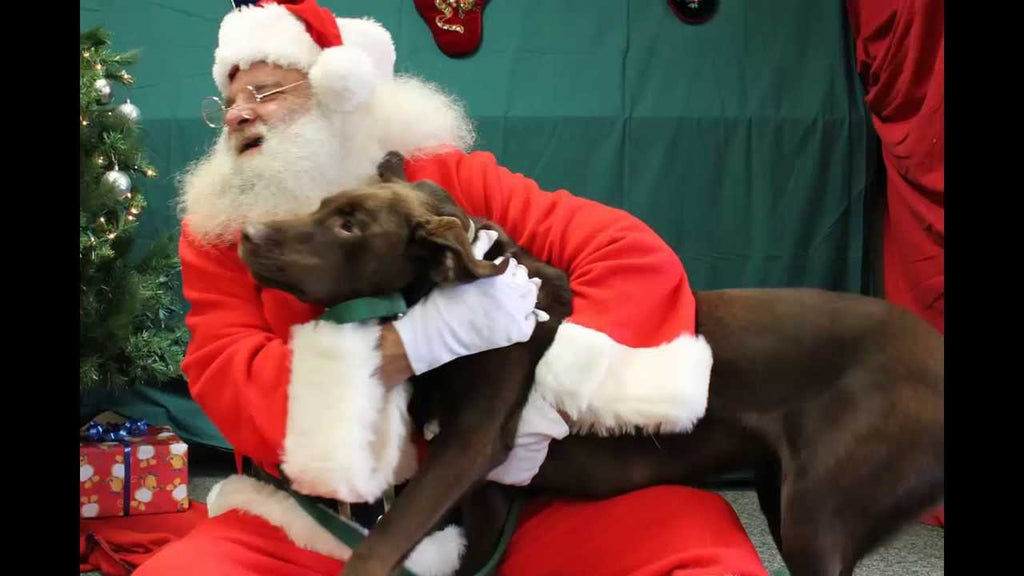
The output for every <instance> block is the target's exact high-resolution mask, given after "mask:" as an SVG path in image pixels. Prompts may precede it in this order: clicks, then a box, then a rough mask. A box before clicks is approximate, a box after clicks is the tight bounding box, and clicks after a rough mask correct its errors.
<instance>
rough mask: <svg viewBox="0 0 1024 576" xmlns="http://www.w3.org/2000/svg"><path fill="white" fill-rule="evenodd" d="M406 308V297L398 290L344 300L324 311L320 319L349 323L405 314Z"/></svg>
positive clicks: (336, 322)
mask: <svg viewBox="0 0 1024 576" xmlns="http://www.w3.org/2000/svg"><path fill="white" fill-rule="evenodd" d="M406 310H408V308H407V307H406V305H405V298H402V295H401V294H399V293H397V292H396V293H394V294H391V295H389V296H379V297H378V296H367V297H366V298H356V299H354V300H348V301H347V302H342V303H341V304H338V305H337V306H332V307H330V308H328V309H327V310H326V311H324V313H323V315H321V316H320V319H321V320H327V321H328V322H334V323H335V324H349V323H351V322H362V321H363V320H375V319H377V318H390V317H393V316H398V315H399V314H405V312H406Z"/></svg>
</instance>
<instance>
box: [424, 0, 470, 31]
mask: <svg viewBox="0 0 1024 576" xmlns="http://www.w3.org/2000/svg"><path fill="white" fill-rule="evenodd" d="M434 5H435V6H437V9H438V10H440V11H441V12H444V15H442V16H438V17H437V18H435V19H434V23H435V24H437V27H438V28H440V29H442V30H448V31H451V32H458V33H459V34H463V33H465V32H466V29H465V28H463V27H462V26H461V25H460V24H447V23H446V21H447V20H448V19H449V18H451V17H452V15H453V14H455V10H456V9H457V10H458V11H459V18H465V17H466V12H469V11H470V10H476V9H479V6H477V5H476V0H434Z"/></svg>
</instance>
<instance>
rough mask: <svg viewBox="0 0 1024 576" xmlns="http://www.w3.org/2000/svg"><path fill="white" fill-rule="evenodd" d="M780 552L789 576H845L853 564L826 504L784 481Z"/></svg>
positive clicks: (844, 540) (810, 491)
mask: <svg viewBox="0 0 1024 576" xmlns="http://www.w3.org/2000/svg"><path fill="white" fill-rule="evenodd" d="M781 512H782V514H781V525H780V540H781V545H780V546H779V552H780V554H781V555H782V559H783V560H784V561H785V562H786V569H787V570H789V573H790V576H844V575H847V574H851V573H852V570H853V565H854V562H852V561H851V560H852V559H850V558H848V556H849V555H850V554H849V551H848V550H845V547H846V546H845V545H846V544H848V543H849V538H848V537H847V536H846V535H845V534H844V533H842V530H843V527H842V526H840V525H839V524H838V523H837V522H835V519H833V518H831V517H830V515H831V511H830V510H829V508H828V506H827V503H826V502H824V501H819V500H818V499H817V494H815V493H814V491H813V490H810V489H807V488H805V487H799V481H794V479H792V478H790V479H787V481H786V485H785V486H784V488H783V493H782V507H781Z"/></svg>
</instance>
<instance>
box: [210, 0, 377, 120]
mask: <svg viewBox="0 0 1024 576" xmlns="http://www.w3.org/2000/svg"><path fill="white" fill-rule="evenodd" d="M336 22H337V24H338V31H339V33H340V34H341V42H342V45H341V46H333V47H329V48H326V49H323V50H322V49H321V48H320V46H318V45H317V43H316V42H315V41H314V40H313V38H312V37H311V36H310V35H309V33H308V32H307V31H306V27H305V24H303V22H302V21H301V20H299V19H298V18H296V17H295V16H294V15H292V13H291V12H289V11H288V10H286V9H285V8H283V7H282V6H280V5H278V4H269V5H265V6H260V7H255V6H247V7H243V8H240V9H238V10H235V11H233V12H231V13H230V14H228V15H227V16H226V17H225V18H224V21H223V22H222V23H221V27H220V34H219V38H218V45H217V50H216V52H215V54H214V64H213V79H214V81H215V82H216V83H217V88H218V89H219V90H220V92H221V94H227V93H228V90H229V88H230V85H231V79H230V77H229V76H230V74H231V70H232V69H234V68H235V67H236V66H237V67H238V68H240V69H243V70H244V69H246V68H248V67H249V66H251V65H252V64H253V63H255V62H268V63H270V64H275V65H278V66H281V67H283V68H294V69H297V70H301V71H303V72H307V73H308V74H309V80H310V84H312V86H313V90H314V92H315V94H316V95H317V98H318V99H320V100H321V101H322V102H324V103H326V104H328V105H331V106H332V107H334V108H337V109H340V110H350V109H352V108H353V107H355V106H358V105H360V104H362V103H364V102H366V101H368V100H369V99H370V97H371V96H372V95H373V90H374V88H375V87H376V86H377V85H378V84H379V83H380V82H382V81H385V80H389V79H391V78H392V77H393V75H394V67H395V45H394V41H393V40H392V38H391V34H390V33H389V32H388V31H387V30H386V29H385V28H384V27H383V26H381V25H380V23H378V22H377V21H375V20H373V19H370V18H336Z"/></svg>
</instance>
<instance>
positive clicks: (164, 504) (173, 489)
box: [78, 416, 189, 518]
mask: <svg viewBox="0 0 1024 576" xmlns="http://www.w3.org/2000/svg"><path fill="white" fill-rule="evenodd" d="M95 421H96V422H100V423H101V424H105V425H108V426H109V425H112V426H119V425H123V424H124V421H123V419H122V421H121V422H117V420H116V419H114V420H112V419H111V417H110V416H107V417H106V421H102V420H101V419H100V418H99V417H98V418H97V419H96V420H95ZM122 436H125V435H124V434H122ZM78 465H79V482H80V484H79V500H80V505H79V516H80V517H81V518H99V517H104V516H127V515H138V514H157V513H161V512H182V511H185V510H187V509H188V506H189V500H188V444H185V443H184V442H182V441H181V439H180V438H178V436H177V435H176V434H175V433H174V432H173V431H171V429H170V428H169V427H167V426H149V427H148V428H147V429H146V430H145V432H143V433H141V434H139V435H134V436H127V437H122V438H121V439H120V440H119V441H117V442H106V441H100V442H96V441H90V440H86V439H83V440H82V441H81V442H80V444H79V448H78Z"/></svg>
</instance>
